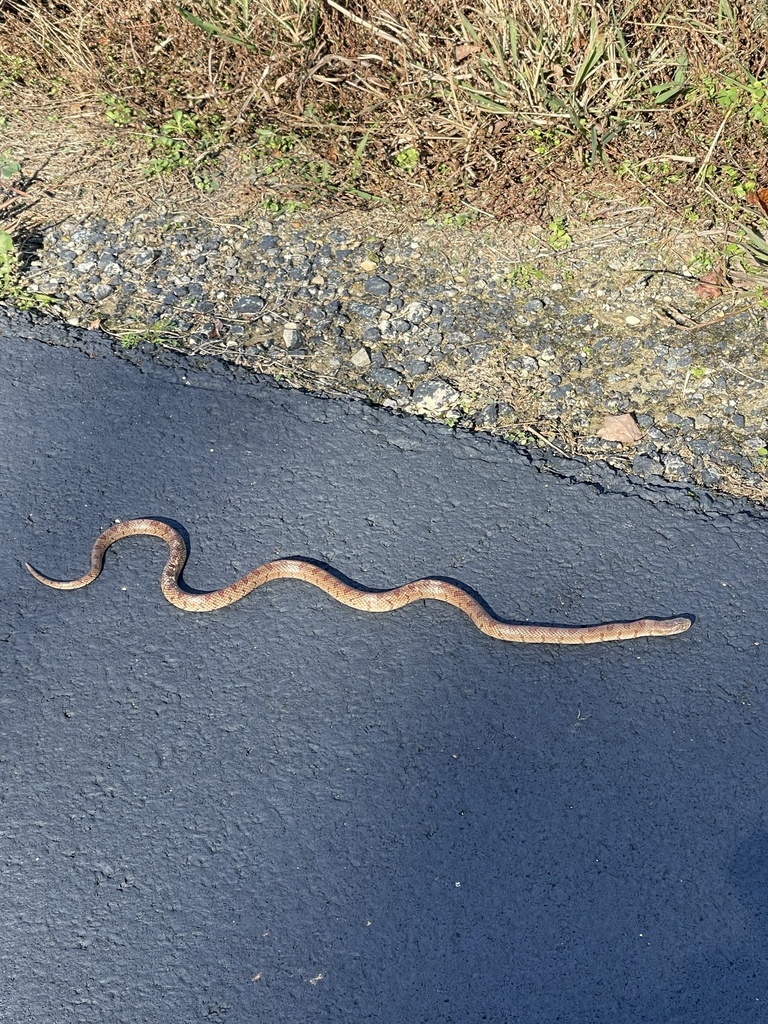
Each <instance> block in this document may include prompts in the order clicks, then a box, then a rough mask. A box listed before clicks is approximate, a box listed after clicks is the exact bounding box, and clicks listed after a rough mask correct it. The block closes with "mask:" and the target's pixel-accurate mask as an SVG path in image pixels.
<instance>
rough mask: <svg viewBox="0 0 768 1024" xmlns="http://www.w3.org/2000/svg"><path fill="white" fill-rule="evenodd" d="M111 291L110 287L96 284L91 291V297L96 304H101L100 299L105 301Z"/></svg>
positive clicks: (112, 289)
mask: <svg viewBox="0 0 768 1024" xmlns="http://www.w3.org/2000/svg"><path fill="white" fill-rule="evenodd" d="M113 291H114V288H113V287H112V285H109V284H97V285H96V287H95V288H94V289H93V297H94V299H95V300H96V301H97V302H101V300H102V299H106V298H107V296H108V295H111V294H112V292H113Z"/></svg>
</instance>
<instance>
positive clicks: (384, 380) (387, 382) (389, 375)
mask: <svg viewBox="0 0 768 1024" xmlns="http://www.w3.org/2000/svg"><path fill="white" fill-rule="evenodd" d="M370 377H371V380H372V381H374V382H375V383H376V384H379V385H380V386H381V387H383V388H386V390H387V391H391V392H392V393H393V394H397V395H403V396H405V395H407V394H408V388H407V387H406V385H405V381H404V380H403V378H402V377H401V376H400V374H399V373H398V372H397V370H390V369H389V368H388V367H382V368H381V369H374V370H371V374H370Z"/></svg>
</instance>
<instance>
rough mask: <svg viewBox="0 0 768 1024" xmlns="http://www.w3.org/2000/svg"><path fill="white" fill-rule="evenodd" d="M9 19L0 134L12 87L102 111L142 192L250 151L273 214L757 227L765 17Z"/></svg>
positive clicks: (294, 1) (493, 10)
mask: <svg viewBox="0 0 768 1024" xmlns="http://www.w3.org/2000/svg"><path fill="white" fill-rule="evenodd" d="M0 19H2V22H1V24H0V39H1V40H2V46H0V54H1V55H0V91H2V92H3V93H4V98H5V104H4V106H5V108H6V110H7V113H5V114H4V116H5V117H6V118H7V117H8V116H12V114H13V96H14V93H15V90H16V87H18V86H25V87H31V88H36V89H39V90H42V91H44V92H46V93H48V94H49V95H59V96H62V95H65V94H66V93H74V94H76V95H78V96H83V95H84V94H90V95H91V96H92V97H93V99H94V100H95V101H96V102H97V103H98V104H99V105H100V106H101V109H102V113H103V128H104V132H103V135H104V143H105V145H109V146H111V147H112V148H113V150H114V151H115V153H116V154H121V155H124V154H125V153H127V152H130V153H131V154H132V158H133V159H134V160H135V161H138V162H140V163H141V164H142V166H143V168H144V171H145V173H146V174H147V175H148V176H162V175H171V174H181V175H186V176H187V177H188V178H189V179H190V180H191V181H192V182H193V183H194V185H195V186H196V187H197V188H199V189H201V190H213V189H215V188H216V187H217V168H218V166H219V160H220V158H221V156H222V153H223V151H225V150H227V149H230V148H232V147H237V148H238V151H239V153H240V156H241V158H242V160H243V161H244V162H245V163H247V164H249V169H250V171H251V173H255V174H257V175H258V176H259V178H260V181H261V183H262V187H263V203H264V205H265V206H266V207H267V208H269V206H270V204H272V206H273V207H275V212H280V210H281V209H282V208H284V207H285V206H286V205H288V206H290V204H291V203H294V204H303V203H309V202H311V201H313V200H314V199H316V198H317V197H318V195H321V196H323V197H325V198H327V197H329V196H339V195H341V196H343V197H344V199H345V200H347V201H349V200H352V201H359V202H364V203H385V202H399V201H406V202H412V201H414V200H415V201H418V202H419V203H422V204H424V205H425V206H427V207H429V208H431V209H432V210H435V211H445V212H448V213H449V214H453V215H455V214H457V213H458V214H461V213H465V214H466V213H468V212H469V213H471V212H472V211H475V212H476V213H478V215H482V214H483V213H485V214H490V215H492V216H494V217H500V218H508V217H509V218H512V217H514V218H519V217H521V216H533V217H539V216H541V215H542V213H543V211H545V210H551V209H552V208H553V207H558V206H561V205H562V204H563V203H565V204H566V205H567V202H568V198H569V197H571V196H573V195H575V194H577V193H579V192H580V191H582V190H583V189H585V188H590V189H593V190H594V189H595V188H598V189H602V190H603V191H604V192H607V193H610V192H614V193H615V192H619V193H621V192H624V193H627V194H633V195H637V196H641V197H642V199H643V201H649V202H654V203H659V204H661V205H665V206H668V207H671V208H672V209H673V210H674V211H675V212H677V213H679V214H682V215H685V216H687V217H689V218H702V217H717V218H731V219H743V220H745V221H746V222H748V223H750V224H751V225H752V226H753V228H754V226H755V224H758V226H759V223H760V222H761V221H764V214H765V211H764V210H763V209H761V207H760V205H759V203H757V202H756V201H753V203H752V204H751V205H750V203H749V202H748V201H747V197H748V196H749V195H750V194H754V193H755V191H756V189H757V188H758V187H759V186H760V185H762V184H765V181H764V180H763V178H762V177H761V176H764V175H765V174H766V168H765V152H766V143H767V142H768V67H767V63H768V58H767V57H766V51H765V38H766V33H767V32H768V0H742V2H738V0H667V2H666V3H664V4H662V5H659V4H658V2H657V0H612V2H608V3H605V2H603V3H601V2H599V0H477V2H476V3H474V4H457V3H455V2H454V0H434V2H433V3H430V4H414V3H412V2H411V0H187V2H186V3H169V2H167V0H160V2H158V0H124V2H122V3H119V4H117V3H114V2H113V0H55V2H54V0H50V2H49V0H0ZM0 157H2V153H0ZM749 240H750V243H751V244H752V245H754V246H756V247H757V251H758V254H759V253H760V246H761V244H763V243H762V241H761V236H760V234H759V233H755V234H754V236H753V237H750V239H749ZM762 255H763V256H764V257H765V258H766V259H767V260H768V247H766V248H764V249H763V250H762Z"/></svg>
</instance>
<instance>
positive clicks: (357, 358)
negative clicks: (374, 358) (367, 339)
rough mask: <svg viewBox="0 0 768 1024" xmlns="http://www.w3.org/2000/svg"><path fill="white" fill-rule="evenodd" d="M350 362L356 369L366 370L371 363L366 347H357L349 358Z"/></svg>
mask: <svg viewBox="0 0 768 1024" xmlns="http://www.w3.org/2000/svg"><path fill="white" fill-rule="evenodd" d="M350 362H351V363H352V365H353V366H356V367H357V369H358V370H367V369H368V367H369V366H370V365H371V357H370V356H369V355H368V351H367V349H364V348H359V349H358V350H357V352H355V354H354V355H353V356H352V358H351V359H350Z"/></svg>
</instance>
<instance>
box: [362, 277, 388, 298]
mask: <svg viewBox="0 0 768 1024" xmlns="http://www.w3.org/2000/svg"><path fill="white" fill-rule="evenodd" d="M365 290H366V291H367V292H368V294H369V295H389V293H390V292H391V291H392V285H391V284H390V283H389V281H385V280H384V278H383V277H369V278H368V280H367V281H366V282H365Z"/></svg>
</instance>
